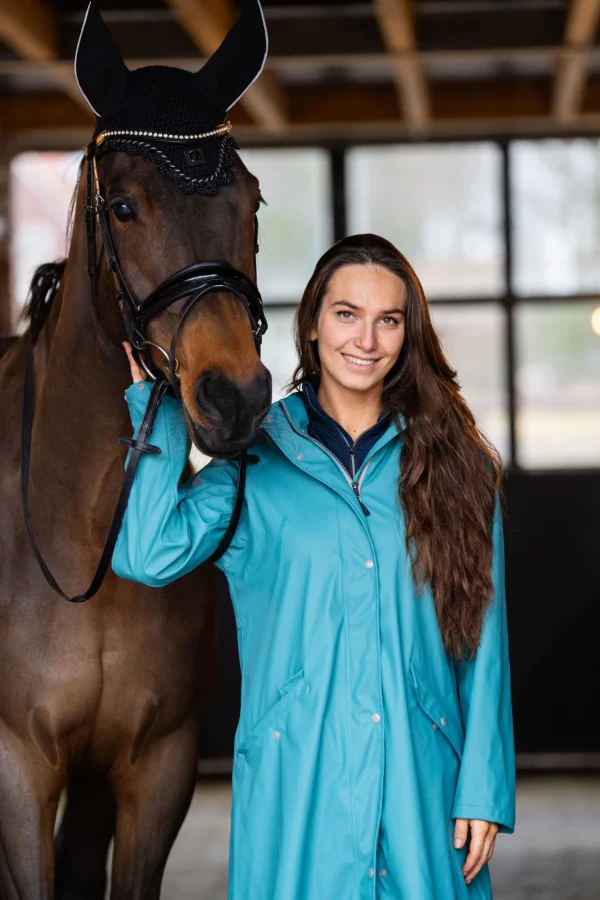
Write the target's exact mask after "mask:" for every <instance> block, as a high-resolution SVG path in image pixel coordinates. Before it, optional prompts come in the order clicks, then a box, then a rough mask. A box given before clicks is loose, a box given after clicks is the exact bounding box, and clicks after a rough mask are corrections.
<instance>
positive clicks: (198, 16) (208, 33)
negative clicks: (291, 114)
mask: <svg viewBox="0 0 600 900" xmlns="http://www.w3.org/2000/svg"><path fill="white" fill-rule="evenodd" d="M167 3H168V4H169V6H170V7H171V9H172V10H173V13H174V15H175V18H176V19H177V21H178V22H179V24H180V25H181V27H182V28H183V29H184V31H186V32H187V34H188V35H189V37H190V38H191V39H192V41H193V42H194V44H195V45H196V47H198V48H199V49H200V50H201V51H202V53H203V54H204V56H206V57H210V56H211V55H212V54H213V53H214V52H215V50H216V49H217V47H218V46H219V45H220V43H221V41H222V40H223V38H224V37H225V35H226V34H227V32H228V31H229V29H230V27H231V26H232V24H233V22H234V20H235V16H234V12H233V5H232V3H231V0H167ZM240 102H241V103H242V104H243V105H244V107H245V108H246V110H247V111H248V112H249V113H250V115H251V116H252V118H253V119H254V120H255V121H256V122H257V124H259V125H261V126H262V127H263V128H264V129H265V131H271V132H277V131H281V130H283V129H284V128H285V125H286V122H287V113H286V108H285V100H284V97H283V94H282V92H281V90H280V89H279V86H278V84H277V82H276V80H275V76H274V75H273V73H272V72H270V71H268V70H266V71H265V70H263V72H262V74H261V75H260V77H259V78H258V79H257V80H256V81H255V82H254V84H252V85H251V86H250V87H249V88H248V90H247V91H246V93H245V94H244V96H243V97H242V99H241V101H240Z"/></svg>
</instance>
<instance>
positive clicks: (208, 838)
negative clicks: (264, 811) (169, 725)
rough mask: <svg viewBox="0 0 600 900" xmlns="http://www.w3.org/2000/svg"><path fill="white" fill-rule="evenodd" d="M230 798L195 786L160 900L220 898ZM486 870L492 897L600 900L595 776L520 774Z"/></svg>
mask: <svg viewBox="0 0 600 900" xmlns="http://www.w3.org/2000/svg"><path fill="white" fill-rule="evenodd" d="M230 803H231V792H230V788H229V785H228V784H227V783H226V782H215V781H210V780H208V781H204V782H203V783H202V784H201V785H199V787H198V789H197V791H196V795H195V797H194V801H193V804H192V808H191V810H190V812H189V815H188V817H187V819H186V822H185V824H184V826H183V828H182V830H181V833H180V835H179V837H178V839H177V842H176V844H175V847H174V848H173V852H172V854H171V858H170V860H169V865H168V868H167V872H166V874H165V880H164V883H163V892H162V896H163V898H165V900H192V898H193V900H226V898H227V856H228V841H229V810H230ZM491 869H492V881H493V885H494V900H600V775H598V776H586V777H582V776H577V775H573V776H558V775H552V776H548V775H545V776H522V777H520V778H519V787H518V800H517V830H516V832H515V834H514V835H512V836H507V835H500V836H499V837H498V840H497V844H496V852H495V854H494V859H493V860H492V863H491ZM248 900H251V898H248ZM319 900H329V898H319Z"/></svg>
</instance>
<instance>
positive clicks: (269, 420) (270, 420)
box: [265, 416, 273, 425]
mask: <svg viewBox="0 0 600 900" xmlns="http://www.w3.org/2000/svg"><path fill="white" fill-rule="evenodd" d="M272 421H273V416H267V418H266V419H265V422H268V423H269V425H270V424H271V422H272Z"/></svg>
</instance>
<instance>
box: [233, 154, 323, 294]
mask: <svg viewBox="0 0 600 900" xmlns="http://www.w3.org/2000/svg"><path fill="white" fill-rule="evenodd" d="M240 156H241V157H242V159H243V161H244V163H245V165H246V166H247V168H248V169H249V170H250V171H251V172H252V173H253V174H254V175H256V177H257V178H258V180H259V182H260V188H261V192H262V195H263V197H264V198H265V200H266V202H267V204H268V206H261V208H260V211H259V214H258V223H259V240H260V251H259V254H258V257H257V268H258V284H259V287H260V289H261V293H262V296H263V299H264V301H265V303H268V302H269V301H273V302H281V301H290V302H295V303H298V301H299V300H300V297H301V296H302V291H303V290H304V287H305V285H306V282H307V281H308V279H309V278H310V275H311V273H312V271H313V269H314V266H315V263H316V261H317V259H318V258H319V257H320V256H321V254H323V253H324V252H325V250H327V248H328V247H329V246H330V245H331V244H332V242H333V235H332V216H331V196H330V175H329V156H328V154H327V153H326V152H325V151H323V150H315V149H312V148H306V149H294V150H288V149H276V150H253V149H250V150H242V151H240Z"/></svg>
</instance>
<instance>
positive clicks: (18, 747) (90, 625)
mask: <svg viewBox="0 0 600 900" xmlns="http://www.w3.org/2000/svg"><path fill="white" fill-rule="evenodd" d="M234 156H235V159H234V161H233V164H232V166H233V168H232V171H233V172H234V178H233V180H232V181H231V182H230V183H229V184H224V185H222V186H221V187H220V188H219V191H218V193H217V194H215V195H214V196H208V195H202V194H198V193H192V194H187V195H186V194H183V193H181V192H179V191H178V190H177V189H176V187H175V185H173V184H172V183H171V182H169V181H168V180H167V179H166V178H165V177H164V176H163V174H161V173H160V172H159V170H158V169H157V167H156V166H155V165H154V163H153V162H152V161H151V160H148V159H145V158H143V157H142V156H139V155H130V154H128V153H125V152H118V151H115V152H111V153H106V154H105V155H103V156H102V157H101V158H100V159H99V161H98V171H99V177H100V180H101V182H102V185H103V189H104V191H105V195H106V196H107V197H108V198H109V199H111V198H113V199H114V203H113V207H112V208H113V210H114V211H115V213H116V215H118V214H119V209H118V208H117V207H118V206H121V207H122V206H123V204H125V205H127V204H130V205H131V206H135V214H136V221H135V222H132V221H128V222H125V221H119V220H118V219H117V218H116V216H115V217H114V218H112V219H111V226H112V227H114V241H115V244H116V248H117V251H118V253H119V258H120V262H121V267H122V270H123V274H124V276H125V278H126V279H127V282H128V284H129V285H130V287H131V289H132V291H133V292H134V293H135V296H136V297H138V298H143V297H146V296H147V295H148V294H150V293H151V292H152V291H153V289H154V288H156V286H157V285H158V284H160V283H161V282H163V281H164V280H165V279H166V278H167V277H168V276H169V275H171V274H172V273H173V272H175V271H179V270H181V269H184V268H185V267H187V266H189V265H190V264H192V263H195V262H196V261H198V260H223V261H225V262H227V263H229V264H230V265H232V266H234V267H235V268H236V269H238V270H240V271H241V272H242V273H244V274H245V275H247V276H248V277H249V278H254V277H255V271H254V249H255V246H254V241H255V233H254V223H255V215H256V211H257V209H258V207H259V204H260V202H261V196H260V186H259V183H258V180H257V179H256V177H255V176H254V175H252V174H251V173H250V172H249V171H248V169H247V168H246V166H245V165H244V163H243V162H242V160H241V158H240V157H239V155H238V154H237V153H236V154H234ZM115 204H116V205H115ZM85 207H86V185H85V179H84V178H83V177H80V179H79V183H78V186H77V188H76V192H75V197H74V207H73V209H74V214H73V221H72V228H71V237H70V243H69V248H68V255H67V258H66V261H65V262H64V264H60V265H58V266H57V267H56V268H55V270H54V273H53V274H54V276H55V281H56V283H57V284H58V288H57V290H56V291H55V292H54V295H53V299H52V302H51V304H50V305H49V306H48V309H47V314H46V319H45V322H44V324H43V326H42V328H41V331H40V334H39V337H38V339H37V342H36V344H35V355H34V366H35V376H36V391H35V398H34V401H35V419H34V427H33V433H32V442H31V458H30V472H29V507H30V511H31V519H32V522H33V528H34V532H35V538H36V541H37V544H38V546H39V547H40V549H41V552H42V553H43V555H44V557H45V559H46V561H47V563H48V565H49V567H50V569H51V570H52V572H53V573H54V575H55V577H56V579H57V581H58V582H59V584H61V585H62V587H63V588H64V589H65V590H66V591H69V592H75V591H77V590H81V588H82V585H85V584H87V583H88V582H89V580H90V576H91V575H92V573H93V571H94V568H95V564H96V562H97V560H98V558H99V556H100V554H101V551H102V548H103V544H104V540H105V537H106V533H107V531H108V528H109V525H110V521H111V516H112V512H113V508H114V506H115V502H116V498H117V496H118V494H119V490H120V486H121V483H122V480H123V465H124V459H125V453H126V451H125V449H124V448H123V446H122V445H120V444H119V443H117V441H116V440H115V437H116V436H117V435H123V434H130V433H131V425H130V422H129V416H128V413H127V408H126V404H125V401H124V397H123V393H124V390H125V389H126V388H127V386H128V384H129V383H130V380H131V379H130V373H129V367H128V363H127V359H126V355H125V352H124V350H123V348H122V341H123V340H125V339H126V337H127V336H126V332H125V328H124V323H123V319H122V317H121V312H120V309H119V305H118V303H117V300H116V298H115V288H114V282H113V276H112V273H111V272H110V271H109V266H108V264H107V258H106V253H104V252H103V251H100V254H99V258H98V278H97V288H96V292H95V297H94V296H93V292H92V287H91V280H90V278H89V275H88V271H87V265H88V242H87V237H86V222H85ZM120 212H121V214H123V209H122V208H121V210H120ZM50 271H51V273H52V271H53V270H52V269H50ZM47 272H48V270H46V274H47ZM41 280H42V281H43V279H41ZM39 284H40V277H39V276H38V278H37V281H36V279H35V278H34V282H33V287H32V291H31V293H30V299H29V306H28V315H29V319H30V323H29V328H31V327H32V324H33V319H34V314H35V312H36V309H37V311H38V312H39V309H40V305H41V304H42V299H43V298H42V299H41V298H40V290H41V289H40V287H39ZM180 310H181V301H178V303H175V304H173V305H172V306H169V307H167V308H165V309H163V310H162V312H160V313H159V314H158V315H156V316H155V317H154V318H153V319H152V320H151V321H150V323H149V324H148V336H149V338H150V339H151V340H152V341H153V342H154V343H156V344H159V345H161V346H163V347H164V346H169V343H170V340H171V337H172V336H173V334H174V333H175V331H176V330H177V328H178V324H179V313H180ZM27 339H28V332H27V331H26V332H25V333H24V334H23V335H21V336H20V337H19V338H18V339H17V340H15V341H12V342H10V343H8V342H7V344H8V346H7V347H5V348H4V349H5V352H4V355H3V356H2V357H1V358H0V396H1V397H2V403H1V404H0V460H1V465H0V496H1V498H2V517H1V519H0V897H2V900H33V898H34V897H35V898H36V900H51V898H53V897H56V898H57V900H75V898H79V900H83V898H84V900H102V898H103V897H104V894H105V890H106V874H105V871H106V860H107V853H108V849H109V845H110V842H111V840H113V841H114V845H113V861H112V874H111V893H110V897H111V900H125V898H127V900H156V898H158V897H159V896H160V890H161V882H162V877H163V872H164V868H165V865H166V863H167V859H168V855H169V852H170V849H171V847H172V844H173V842H174V840H175V837H176V835H177V833H178V830H179V828H180V826H181V824H182V822H183V820H184V818H185V815H186V812H187V810H188V806H189V804H190V801H191V798H192V794H193V791H194V786H195V780H196V771H197V754H198V735H199V727H200V723H201V721H202V716H203V714H204V713H205V711H206V708H207V705H208V704H209V702H210V700H211V698H212V696H213V685H214V683H215V680H216V679H215V673H216V666H217V661H218V658H217V653H218V648H217V640H216V602H217V581H216V571H215V569H214V568H213V567H212V566H211V565H210V564H204V565H202V566H200V567H198V568H197V569H196V570H194V571H193V572H191V573H189V574H188V575H186V576H185V577H183V578H181V579H179V580H177V581H176V582H175V583H173V584H170V585H167V586H165V587H161V588H150V587H146V586H144V585H142V584H137V583H133V582H130V581H125V580H122V579H119V578H118V577H117V576H116V575H115V574H114V573H113V572H112V571H111V570H109V571H108V573H107V575H106V578H105V580H104V582H103V584H102V587H101V588H100V590H99V591H98V593H97V594H96V595H95V596H94V597H93V599H91V600H89V601H88V602H86V603H79V604H70V603H67V602H65V601H64V600H63V599H62V598H60V597H59V596H58V595H57V594H56V593H54V592H53V591H52V590H51V589H50V587H49V586H48V583H47V582H46V580H45V578H44V577H43V574H42V571H41V569H40V567H39V565H38V561H37V560H36V558H35V556H34V553H33V552H32V548H31V545H30V541H29V538H28V534H27V529H26V521H25V517H24V512H23V506H22V499H21V492H20V490H21V485H20V479H21V452H20V430H21V416H22V409H21V405H22V394H23V384H24V376H25V367H26V354H27ZM152 352H153V357H152V359H153V361H154V364H155V365H157V366H160V364H161V360H160V358H159V357H156V355H155V353H154V351H152ZM177 360H178V366H179V368H178V375H179V384H180V392H181V402H182V404H183V407H184V411H185V418H186V422H187V424H188V430H189V435H190V439H191V440H192V442H195V443H196V444H198V435H199V434H202V435H203V436H204V445H203V447H202V449H204V450H205V449H206V443H207V441H208V440H209V439H210V452H211V454H212V455H214V456H223V457H228V456H230V455H231V451H232V448H235V450H236V452H237V451H239V448H240V447H248V446H250V445H251V444H252V443H253V441H254V439H255V437H256V434H257V432H258V428H259V427H260V422H261V420H262V418H263V417H264V415H265V413H266V411H267V409H268V407H269V405H270V402H271V379H270V375H269V373H268V371H267V369H266V368H265V367H264V365H263V364H262V362H261V360H260V358H259V355H258V353H257V351H256V346H255V342H254V338H253V332H252V328H251V323H250V320H249V317H248V314H247V310H246V308H245V307H244V304H243V302H242V300H241V299H240V298H239V297H238V296H236V295H235V294H234V293H230V292H227V291H220V292H213V293H211V294H208V295H206V296H204V297H202V300H201V302H199V303H197V304H195V306H194V309H193V310H192V311H191V312H190V314H189V315H187V316H186V318H185V321H184V322H183V324H182V327H181V329H180V331H179V339H178V343H177ZM207 436H208V437H207ZM188 475H189V472H184V473H182V477H184V478H185V477H187V476H188ZM65 789H66V791H67V797H68V800H67V805H66V809H65V811H64V815H63V817H62V823H61V826H60V830H59V832H58V834H57V836H56V840H55V834H54V832H55V823H56V819H57V809H58V806H59V800H60V798H61V795H62V794H63V791H65Z"/></svg>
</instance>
